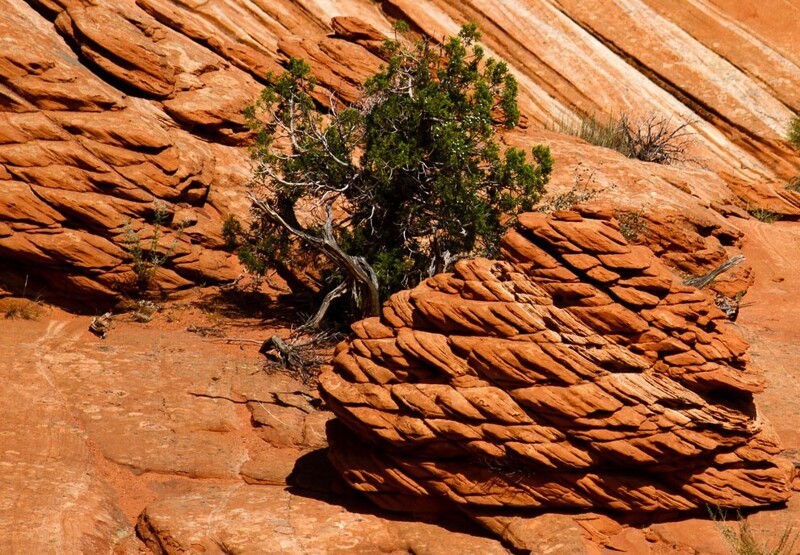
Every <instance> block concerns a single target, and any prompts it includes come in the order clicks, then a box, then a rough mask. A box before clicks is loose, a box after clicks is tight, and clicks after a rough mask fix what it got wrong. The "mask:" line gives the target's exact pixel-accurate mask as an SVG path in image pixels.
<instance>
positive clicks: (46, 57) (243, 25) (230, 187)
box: [0, 0, 800, 306]
mask: <svg viewBox="0 0 800 555" xmlns="http://www.w3.org/2000/svg"><path fill="white" fill-rule="evenodd" d="M797 17H798V8H797V7H796V6H793V5H791V4H790V3H787V2H784V1H782V0H763V1H759V2H751V1H745V2H732V1H729V0H714V1H706V0H681V1H679V2H672V1H669V2H668V1H666V0H624V1H623V0H593V1H580V2H578V1H573V0H559V1H555V0H524V1H520V2H494V1H491V2H490V1H487V0H470V1H468V2H461V1H459V2H453V1H452V0H422V1H420V0H414V1H413V2H412V1H408V0H385V1H383V2H379V3H378V2H374V1H371V0H337V1H331V2H298V1H296V0H275V1H270V2H264V1H262V0H212V1H208V2H187V1H185V0H103V1H100V0H0V37H2V42H0V44H2V48H0V282H2V283H3V284H4V286H5V287H6V288H7V289H9V290H12V291H16V292H17V293H20V292H22V291H23V290H27V291H28V292H31V291H35V292H36V293H37V294H43V295H45V296H51V297H53V296H58V295H61V296H65V295H66V296H68V297H70V298H75V297H76V296H78V295H79V294H80V295H83V296H89V297H92V298H93V299H111V298H113V297H115V296H117V295H119V294H120V293H121V292H123V293H124V292H125V290H126V288H128V287H129V286H130V285H131V283H132V282H133V280H134V276H133V274H132V270H131V264H130V262H131V255H130V252H129V250H130V249H129V248H128V246H127V244H126V240H127V239H130V233H126V230H127V229H128V228H127V226H126V224H130V228H131V230H132V231H133V232H136V233H138V234H139V236H140V238H141V239H142V240H143V241H144V242H145V243H147V240H148V237H149V236H150V234H152V233H153V225H152V224H153V207H154V205H153V203H154V202H155V201H157V202H159V203H162V204H163V205H164V206H165V207H166V208H167V209H168V211H169V213H170V214H171V220H170V221H169V223H168V226H167V229H166V230H165V231H166V233H165V235H164V237H163V240H162V241H161V245H160V247H159V249H160V251H161V252H162V253H166V252H169V254H170V256H169V257H168V258H169V259H168V260H167V261H166V263H165V264H164V267H163V268H162V269H161V270H160V271H159V272H158V273H157V274H156V276H155V284H156V285H157V287H158V288H160V289H161V290H163V291H165V292H167V293H169V292H175V291H180V290H184V289H187V288H190V287H192V286H193V285H195V284H197V283H212V282H220V281H226V280H230V279H234V278H235V277H236V276H237V275H238V273H239V271H240V270H241V269H240V267H239V266H238V264H237V262H236V258H235V256H232V255H230V254H229V253H227V252H226V251H224V250H223V245H224V243H223V240H222V237H221V228H222V223H223V221H224V220H225V218H226V217H227V216H228V215H230V214H236V215H238V216H239V217H246V215H247V207H248V203H247V200H246V197H245V194H244V193H245V185H246V182H247V179H248V175H249V163H248V154H247V150H246V145H247V143H248V140H249V139H248V135H247V133H246V130H245V129H244V127H243V121H242V118H241V116H240V113H241V109H242V108H243V107H244V106H245V105H246V104H247V103H248V102H250V101H251V100H252V99H254V98H255V96H256V95H257V94H258V92H259V90H260V88H261V87H262V86H263V85H264V84H266V83H267V78H266V74H267V72H269V71H280V69H281V65H282V64H284V63H285V61H286V60H287V59H288V58H289V56H300V57H303V58H306V59H307V60H308V61H309V63H310V64H311V66H312V67H313V69H314V72H315V74H316V75H317V78H318V81H319V83H320V89H319V100H320V101H321V102H322V103H327V99H328V94H329V92H330V91H336V92H337V93H338V94H339V95H340V96H341V97H342V98H344V99H345V100H354V99H355V98H357V96H358V94H359V91H358V84H359V83H360V82H362V81H363V79H364V77H365V76H367V75H369V74H370V73H371V72H373V71H374V70H375V69H376V68H377V67H378V65H379V64H380V62H381V60H380V44H381V42H382V40H383V37H385V36H389V35H391V33H392V31H391V29H392V21H393V20H395V19H398V18H401V19H405V20H407V21H409V22H410V23H411V27H412V28H413V29H414V30H415V31H418V32H424V33H427V34H428V35H430V36H432V37H434V38H439V37H442V36H444V35H446V34H448V33H453V32H455V31H456V30H457V29H458V26H459V25H460V24H462V23H464V22H466V21H470V20H472V21H476V22H477V23H478V25H479V26H480V28H481V29H482V31H483V32H484V42H485V44H486V46H487V49H488V51H489V52H490V53H491V54H493V55H495V56H498V57H501V58H503V59H506V60H507V61H508V62H509V64H510V66H511V68H512V70H513V71H514V72H515V73H516V74H517V75H518V77H519V81H520V103H521V106H522V108H523V112H524V114H525V117H526V121H527V125H528V127H527V130H526V131H525V132H524V134H522V135H519V136H516V137H514V138H513V139H512V141H511V142H514V143H517V144H521V145H522V146H525V147H529V146H530V145H531V144H532V143H535V142H541V141H542V140H544V138H547V136H546V134H544V133H543V132H542V129H543V127H544V126H546V125H552V122H554V121H559V120H562V119H574V118H575V114H577V113H598V114H620V113H622V112H627V113H630V114H631V115H632V116H634V117H642V116H646V115H648V114H650V113H657V114H662V115H664V116H666V117H672V118H673V121H675V123H676V124H677V123H678V122H684V121H692V122H694V123H692V125H691V129H692V130H693V131H694V132H695V133H696V135H695V136H694V137H695V139H696V140H695V143H694V145H693V147H692V149H691V153H690V155H691V156H692V157H693V158H696V159H697V161H698V162H699V163H698V164H694V165H692V168H698V169H692V170H691V171H689V170H687V169H686V168H680V169H676V168H673V169H672V172H673V175H674V176H676V177H675V178H674V179H668V180H667V181H669V182H672V181H675V183H674V184H673V185H669V186H668V187H667V189H666V190H664V189H663V188H662V189H661V190H659V193H658V196H659V200H658V202H661V203H664V202H666V201H667V200H668V199H670V198H672V197H673V195H675V194H677V193H678V192H679V191H678V189H680V190H681V192H682V193H685V194H686V196H687V199H683V200H684V201H686V202H681V203H680V207H679V209H677V210H672V209H671V210H670V211H664V214H665V217H670V216H675V217H678V218H683V220H686V219H687V218H685V217H684V216H683V214H684V213H685V212H686V211H685V210H684V209H685V208H691V210H689V211H688V213H689V214H691V218H689V220H691V221H689V222H688V223H686V222H684V223H686V225H685V226H683V227H684V228H692V227H695V228H696V227H698V226H700V220H702V219H704V217H697V214H699V213H700V212H702V211H703V210H704V209H706V208H708V207H709V204H708V202H707V199H708V198H709V197H714V198H716V199H719V198H720V197H729V199H728V200H729V201H730V200H732V201H733V202H736V203H738V204H739V205H740V208H744V207H746V206H747V205H749V206H750V207H753V208H764V209H768V210H770V211H773V212H777V213H780V214H783V215H784V216H785V217H786V218H794V219H797V218H798V217H800V193H797V192H795V191H792V190H789V189H785V188H784V186H785V184H786V182H787V180H788V179H789V178H791V177H793V176H794V175H796V174H797V168H798V165H800V160H798V157H797V152H796V151H792V150H791V149H789V148H788V147H787V145H786V143H785V142H784V141H783V140H782V137H783V135H784V133H785V129H786V126H787V125H788V122H789V121H790V119H791V117H792V112H798V111H800V104H798V102H799V101H798V97H797V95H796V94H795V88H796V87H795V84H796V83H797V82H798V81H800V56H799V55H798V50H797V48H795V42H796V37H794V36H793V34H792V32H791V31H792V26H791V25H790V24H789V23H787V22H792V21H796V20H797ZM555 142H556V143H557V144H556V145H555V148H554V151H555V156H556V159H557V160H558V161H559V164H560V167H567V166H566V164H567V160H570V161H569V164H570V167H572V166H574V164H575V162H574V160H575V159H576V158H575V157H573V156H572V155H571V154H570V152H571V151H574V150H575V149H576V148H577V149H578V151H579V156H578V157H577V159H578V160H580V161H581V162H583V163H584V164H586V165H587V166H589V167H593V168H596V169H597V175H598V176H608V175H607V173H606V171H605V168H607V167H608V166H605V167H601V162H603V163H604V162H605V161H606V159H608V158H609V153H608V152H607V151H604V150H602V149H595V148H592V147H589V146H588V145H586V144H585V143H583V142H582V141H579V140H577V139H564V138H563V137H562V138H561V139H560V140H558V141H555ZM610 158H611V159H612V160H613V161H614V163H615V164H616V165H617V166H621V167H622V168H623V169H624V171H622V172H621V173H619V174H618V175H619V176H621V178H615V179H616V184H617V185H618V186H619V187H620V189H622V190H624V191H625V192H629V191H630V190H631V189H637V190H638V189H641V188H643V187H645V186H649V185H650V184H651V183H650V180H649V178H647V177H646V175H643V174H648V173H650V172H649V171H645V170H642V169H641V166H642V164H640V163H638V162H631V161H628V160H626V159H623V158H621V156H620V155H618V154H616V153H612V154H611V156H610ZM699 168H707V169H703V170H702V171H701V170H699ZM634 174H636V175H637V177H635V178H634V177H628V176H632V175H634ZM572 181H573V180H572V175H571V174H570V173H569V172H566V173H563V175H561V176H560V177H558V178H556V179H554V183H553V185H554V187H553V189H554V190H558V188H559V187H560V186H563V185H566V186H569V184H571V183H572ZM618 196H619V198H620V200H619V203H620V206H622V207H632V208H634V209H638V208H639V207H640V205H634V204H632V202H631V200H630V197H629V196H625V195H618ZM649 201H650V202H656V199H652V198H650V199H649ZM728 204H730V202H722V203H721V204H718V205H714V204H712V205H711V207H712V208H719V207H723V208H722V211H721V213H722V214H730V213H731V211H730V208H729V207H728V208H725V206H727V205H728ZM698 209H699V210H698ZM654 227H655V226H654ZM668 229H669V230H670V231H672V230H674V229H675V226H668ZM665 234H667V233H665ZM669 234H671V233H669ZM688 234H689V235H690V238H691V240H692V241H693V242H695V243H696V242H701V243H702V242H703V238H704V236H703V234H702V233H696V232H694V231H688ZM723 256H724V251H723V250H720V249H716V251H715V254H714V257H715V258H720V257H723ZM682 269H685V268H682ZM26 284H27V288H26ZM98 306H99V303H98Z"/></svg>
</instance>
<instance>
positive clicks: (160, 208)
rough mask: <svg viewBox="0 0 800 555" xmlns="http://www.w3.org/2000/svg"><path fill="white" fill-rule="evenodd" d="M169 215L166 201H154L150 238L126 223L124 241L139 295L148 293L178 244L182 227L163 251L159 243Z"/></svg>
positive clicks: (135, 291) (135, 288) (134, 286)
mask: <svg viewBox="0 0 800 555" xmlns="http://www.w3.org/2000/svg"><path fill="white" fill-rule="evenodd" d="M169 217H170V213H169V211H168V209H167V206H166V205H165V204H164V203H162V202H159V201H155V202H153V220H152V234H151V235H150V238H149V239H142V237H141V235H140V233H139V232H137V231H135V230H134V229H133V227H132V225H131V223H130V222H128V223H126V224H125V235H124V238H123V243H124V244H125V247H126V249H127V251H128V255H129V256H130V257H131V267H132V268H133V273H134V283H133V290H134V293H135V294H137V295H146V294H147V291H148V290H149V289H150V286H151V284H152V282H153V278H154V277H155V274H156V272H157V271H158V269H159V268H161V267H162V266H163V265H164V263H165V262H166V261H167V260H169V259H170V258H171V257H172V255H173V253H174V251H175V247H177V245H178V240H179V238H180V234H181V233H182V231H183V230H182V228H181V229H179V230H178V236H177V237H176V238H175V239H174V240H173V241H172V243H171V244H170V246H169V247H168V248H167V249H166V250H165V251H164V252H161V247H160V245H159V243H160V241H161V238H162V236H163V234H164V227H165V225H166V224H167V223H168V220H169Z"/></svg>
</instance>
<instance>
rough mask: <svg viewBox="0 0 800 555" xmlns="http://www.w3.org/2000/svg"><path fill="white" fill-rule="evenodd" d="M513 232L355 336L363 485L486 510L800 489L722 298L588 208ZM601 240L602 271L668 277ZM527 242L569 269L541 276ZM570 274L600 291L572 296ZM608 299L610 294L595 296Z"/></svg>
mask: <svg viewBox="0 0 800 555" xmlns="http://www.w3.org/2000/svg"><path fill="white" fill-rule="evenodd" d="M592 241H596V243H595V242H592ZM508 242H510V243H511V244H510V245H509V244H504V249H503V252H505V253H507V256H508V259H507V260H505V261H494V262H492V261H487V260H480V259H479V260H471V261H460V262H458V263H457V264H456V265H455V269H454V272H453V274H445V275H441V276H436V277H434V278H431V279H429V280H428V281H426V282H423V283H422V284H420V285H419V286H418V287H416V288H415V289H413V290H411V291H410V292H403V293H400V294H397V295H395V296H393V297H392V298H391V299H390V300H389V301H388V302H387V304H386V308H385V310H384V317H383V318H382V319H380V320H378V319H374V318H373V319H368V320H365V321H363V322H361V323H359V324H357V325H355V326H354V327H353V330H354V333H355V335H354V337H353V338H352V339H351V340H349V342H348V343H346V344H344V345H340V347H339V348H338V349H337V356H336V358H335V359H334V366H333V367H332V368H330V369H328V370H327V371H326V372H325V373H324V374H323V376H322V378H321V389H322V392H323V393H324V397H325V399H326V400H327V402H328V405H329V406H330V407H331V409H332V410H333V411H334V413H335V414H336V416H337V420H336V421H334V422H331V423H330V424H329V429H328V430H329V431H328V433H329V440H330V442H331V451H330V454H331V460H332V461H333V463H334V465H335V466H336V467H337V469H338V470H339V471H340V472H341V473H342V476H343V477H344V478H345V479H346V480H347V481H348V482H349V483H350V484H351V485H353V486H354V487H355V488H357V489H359V490H361V491H363V492H365V493H367V494H369V496H370V497H371V498H372V499H373V500H374V501H375V502H376V503H378V504H379V505H382V506H385V507H388V508H394V509H401V510H402V507H403V505H404V504H413V503H416V502H417V501H415V500H416V499H419V498H433V499H436V500H439V502H440V501H441V500H446V501H448V502H449V503H451V504H452V505H453V506H456V507H460V508H464V509H465V510H466V511H467V512H469V513H470V514H483V515H491V514H492V507H506V508H508V507H517V508H526V507H527V508H534V507H549V508H551V507H575V508H581V509H594V508H604V509H615V510H620V511H636V512H639V511H673V510H688V509H694V508H702V507H704V506H705V505H708V504H710V505H718V506H722V507H754V506H761V505H765V504H770V503H778V502H781V501H785V500H786V499H787V498H788V497H789V495H790V484H791V479H792V476H793V473H794V469H793V467H792V464H791V463H790V462H788V461H787V460H785V459H782V458H780V457H778V453H779V452H780V445H779V443H778V440H777V437H776V436H775V435H774V433H772V432H771V429H770V427H769V425H768V424H767V423H766V422H765V421H764V420H763V419H762V418H761V417H760V416H759V415H758V412H757V409H755V408H754V407H753V405H752V393H753V392H758V391H761V390H762V389H763V379H762V378H761V376H760V373H759V372H758V370H756V369H755V368H753V367H751V366H749V365H747V364H746V355H745V346H744V343H743V342H742V340H741V339H740V338H739V337H738V336H737V335H736V332H735V331H734V329H733V327H732V326H731V325H730V323H729V322H728V321H727V319H726V318H725V316H724V315H723V314H722V313H721V312H720V311H719V310H718V309H717V308H716V307H715V306H714V305H713V304H712V303H711V302H710V301H709V300H706V299H705V298H704V297H703V295H701V294H698V292H697V291H696V290H693V289H691V288H689V287H686V286H683V285H681V284H680V283H679V282H678V281H677V279H672V280H670V279H669V271H668V270H667V269H666V268H665V267H664V266H663V265H662V264H661V263H660V262H659V261H658V259H656V258H655V256H653V255H652V253H650V252H649V251H648V250H647V249H646V248H643V247H637V246H634V247H631V246H628V245H627V244H626V243H625V241H624V239H623V238H622V237H621V236H619V235H618V232H617V231H616V229H615V227H614V224H613V222H611V221H609V220H602V219H595V218H594V217H592V216H591V214H590V212H588V211H586V212H584V213H580V212H574V213H571V214H569V215H558V214H557V215H553V216H551V217H544V216H543V215H530V216H528V215H526V216H524V217H521V218H520V226H519V228H518V229H517V230H516V231H513V232H510V233H509V235H508ZM526 242H527V245H526V244H525V243H526ZM583 249H586V250H588V251H589V252H592V253H606V254H599V255H598V256H597V260H598V262H599V264H600V265H598V266H593V267H592V269H596V268H601V267H602V268H606V266H607V265H613V266H614V267H615V269H617V270H618V271H620V272H624V273H625V276H626V278H627V279H628V280H630V281H633V280H635V279H637V278H640V277H642V276H645V275H649V276H651V277H658V278H659V279H660V281H658V282H657V283H658V285H659V286H661V287H660V288H651V289H650V290H651V291H652V292H645V291H639V290H638V289H636V287H635V286H629V287H627V288H624V290H623V289H620V288H619V287H614V288H610V289H606V286H605V285H604V284H603V282H602V281H596V280H594V279H593V278H592V277H591V270H588V271H586V270H581V269H580V268H586V267H587V264H585V259H584V258H582V257H579V256H575V254H577V252H576V251H582V250H583ZM521 253H532V258H535V259H537V260H543V261H545V263H546V264H547V265H548V267H549V266H552V261H556V263H557V266H556V267H555V268H551V269H549V270H548V273H547V274H541V273H540V272H539V270H538V266H537V264H536V263H534V262H530V260H526V259H525V258H523V256H522V254H521ZM609 253H610V254H609ZM571 261H572V262H574V264H572V263H571ZM556 270H558V272H556ZM554 272H555V273H554ZM558 276H561V278H562V279H566V280H571V279H573V277H574V279H577V280H579V283H578V284H571V285H582V287H583V288H585V289H586V291H582V292H581V293H580V294H577V295H572V296H567V295H564V294H563V293H562V292H561V290H559V289H553V284H554V283H558V281H554V280H558V279H559V278H558ZM476 280H481V283H480V285H482V287H481V290H482V291H484V292H486V294H484V295H483V296H481V297H479V298H476V297H475V294H474V292H475V291H477V290H478V288H477V284H475V283H474V282H475V281H476ZM644 283H645V284H647V283H648V282H647V281H645V282H644ZM667 283H669V288H668V289H667V288H665V286H666V285H667ZM489 291H492V292H493V293H492V294H491V295H489V294H488V292H489ZM606 291H608V293H610V296H609V295H608V294H607V293H606ZM555 292H558V293H555ZM556 295H558V298H557V296H556ZM596 297H604V298H606V299H608V302H607V304H605V305H596V304H595V303H590V305H589V306H586V299H587V298H596ZM643 300H644V302H645V303H646V304H648V305H649V306H650V308H646V309H644V310H642V311H641V312H639V313H637V311H639V310H640V308H641V306H642V302H643ZM703 315H705V316H704V317H703V318H704V319H703V321H702V322H701V321H700V320H701V319H700V318H699V317H701V316H703ZM373 330H374V331H373ZM373 333H374V335H372V334H373ZM390 334H391V335H392V337H390ZM679 338H680V339H679ZM700 339H702V342H701V341H700ZM381 391H384V392H386V393H390V396H386V395H381V394H380V393H379V392H381ZM507 539H508V538H507Z"/></svg>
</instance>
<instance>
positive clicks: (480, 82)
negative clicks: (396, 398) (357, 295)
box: [239, 24, 553, 297]
mask: <svg viewBox="0 0 800 555" xmlns="http://www.w3.org/2000/svg"><path fill="white" fill-rule="evenodd" d="M399 31H400V32H402V29H400V30H399ZM479 40H480V34H479V32H478V30H477V28H476V26H475V25H472V24H471V25H466V26H464V27H463V28H462V29H461V32H460V33H459V34H458V35H457V36H454V37H450V38H449V39H447V40H446V41H445V42H444V43H443V44H441V45H436V44H433V43H431V42H430V41H420V42H417V43H415V44H413V45H407V44H405V43H404V42H402V41H401V40H388V41H386V43H385V49H386V53H387V59H388V62H387V63H386V65H385V66H384V67H383V68H382V69H381V70H380V71H379V72H378V73H376V74H375V75H374V76H372V77H371V78H369V79H368V80H367V81H366V82H365V84H364V97H363V98H362V99H361V101H360V102H359V103H358V104H357V105H354V106H344V105H342V104H341V103H340V102H338V101H337V100H336V99H331V100H330V105H329V106H328V107H327V109H328V113H327V114H326V115H323V114H320V113H319V112H317V111H316V110H315V103H314V98H315V96H314V95H315V81H314V79H313V77H312V76H311V71H310V68H309V66H308V64H306V63H305V62H304V61H302V60H298V59H292V60H290V61H289V64H288V66H287V70H286V72H285V73H283V74H282V75H280V76H277V77H276V76H272V77H271V78H270V80H271V82H273V83H274V85H272V86H270V87H267V88H266V89H265V90H264V91H263V93H262V94H261V97H260V98H259V99H258V101H257V102H256V103H255V104H254V105H252V106H250V107H249V108H248V109H247V110H246V111H245V119H246V121H247V123H248V124H249V126H250V128H251V129H252V130H253V131H254V132H255V137H256V141H255V146H254V147H253V148H252V156H253V160H254V161H255V176H254V177H255V179H254V180H253V188H252V192H253V199H254V206H255V210H254V213H255V216H256V218H255V221H254V224H253V227H252V228H251V230H250V233H249V234H248V239H247V240H246V241H245V242H244V243H243V245H242V247H241V248H240V249H239V255H240V257H241V259H242V261H243V262H244V263H245V264H246V265H247V266H248V267H249V268H250V269H251V270H256V271H259V270H260V271H263V270H264V269H265V268H267V267H269V266H270V265H272V264H273V263H274V261H275V260H276V259H289V260H294V261H295V262H296V259H295V258H294V257H295V256H296V254H297V251H298V250H299V249H298V248H297V244H296V242H297V241H300V242H301V243H304V245H305V246H306V247H309V246H311V247H313V248H318V249H320V251H321V252H323V253H327V254H328V255H329V258H331V260H332V261H333V265H332V267H331V268H330V269H329V277H331V281H332V282H333V281H338V280H342V279H345V280H346V279H355V278H354V277H353V276H354V271H353V269H352V268H350V269H348V267H347V266H348V265H347V264H344V265H342V264H340V263H339V262H337V260H334V259H336V255H335V253H334V254H333V255H332V254H331V252H334V251H336V250H337V249H338V248H341V250H343V251H344V252H345V253H346V254H347V256H349V257H351V258H352V259H353V260H362V261H364V262H365V263H366V264H367V265H368V266H369V268H371V269H372V270H374V274H375V275H376V276H377V278H378V281H379V284H380V292H381V295H382V296H384V297H385V296H386V295H388V294H389V293H391V292H394V291H397V290H399V289H401V288H403V287H409V286H413V285H415V284H416V283H418V282H419V281H421V280H422V279H424V278H425V277H427V276H428V275H431V274H433V273H435V272H440V271H445V270H446V269H447V268H448V267H449V265H450V264H451V263H452V261H453V260H455V259H457V258H459V257H463V256H467V255H488V256H493V255H495V254H496V253H497V250H498V244H499V241H500V238H501V236H502V234H503V232H504V230H505V229H507V228H508V227H509V226H510V225H513V223H514V216H515V214H517V213H518V212H520V211H524V210H530V209H532V207H533V206H534V204H535V203H536V202H537V201H538V199H539V197H540V195H541V194H542V192H543V190H544V187H545V184H546V183H547V181H548V179H549V175H550V172H551V170H552V166H553V160H552V158H551V156H550V150H549V148H547V147H544V146H541V145H539V146H536V147H534V148H533V149H532V152H531V154H532V159H529V157H528V156H527V155H526V153H525V152H523V151H522V150H520V149H517V148H513V147H512V148H508V149H506V150H505V151H503V149H501V147H500V145H499V144H498V143H497V142H496V141H495V139H494V134H495V130H496V128H497V127H498V126H499V125H503V126H505V127H508V128H511V127H514V126H516V125H517V123H518V122H519V117H520V113H519V109H518V107H517V102H516V98H517V83H516V80H515V79H514V77H513V75H511V73H510V72H509V71H508V67H507V66H506V64H505V63H504V62H500V61H496V60H493V59H491V58H486V57H485V56H484V52H483V49H482V48H481V46H480V45H479V44H478V41H479ZM309 216H310V217H309ZM301 221H302V223H301ZM326 222H327V223H328V227H327V229H328V231H327V232H326V230H325V226H324V224H325V223H326ZM323 239H324V240H325V241H327V243H326V244H327V245H331V244H335V245H336V246H335V247H330V248H329V247H325V248H327V249H328V250H327V251H326V250H325V248H323V247H321V246H319V245H318V243H319V242H321V241H323ZM367 273H369V272H367Z"/></svg>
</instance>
